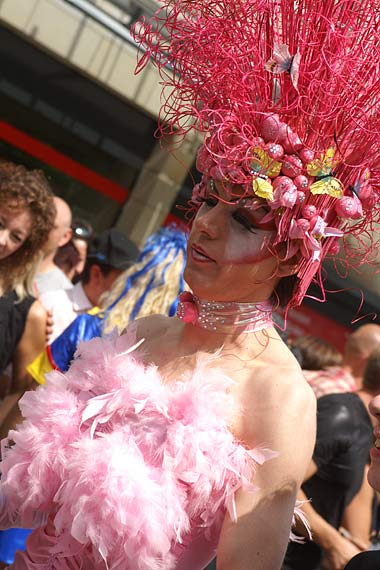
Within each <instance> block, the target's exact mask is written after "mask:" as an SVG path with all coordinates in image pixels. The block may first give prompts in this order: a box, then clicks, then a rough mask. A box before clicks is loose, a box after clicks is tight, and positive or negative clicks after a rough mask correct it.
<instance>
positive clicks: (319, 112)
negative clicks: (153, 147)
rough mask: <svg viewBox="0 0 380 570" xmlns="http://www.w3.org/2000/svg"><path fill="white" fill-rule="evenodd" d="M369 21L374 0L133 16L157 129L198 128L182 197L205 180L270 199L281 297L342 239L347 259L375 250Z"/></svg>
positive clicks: (266, 0) (372, 23) (257, 0)
mask: <svg viewBox="0 0 380 570" xmlns="http://www.w3.org/2000/svg"><path fill="white" fill-rule="evenodd" d="M379 30H380V0H353V1H351V0H350V1H346V0H343V1H341V2H336V0H297V1H296V2H294V0H165V1H163V2H162V7H161V8H160V9H159V10H157V12H156V13H155V15H154V16H153V18H152V19H150V20H149V21H144V20H143V21H140V22H139V23H137V24H136V25H135V27H134V36H135V38H136V40H137V41H138V42H140V45H141V46H142V48H143V49H144V50H145V54H144V56H143V57H142V58H141V59H140V63H139V65H138V67H137V71H139V70H140V69H141V68H142V67H144V66H145V65H146V64H147V62H148V61H149V59H152V60H153V62H154V63H155V65H156V66H157V67H158V69H159V72H160V75H161V77H162V79H163V86H164V89H163V104H162V109H161V118H160V122H159V131H160V133H161V134H162V135H163V136H165V135H168V134H172V133H174V132H175V133H176V134H177V135H183V136H185V135H186V133H187V132H188V131H190V130H192V129H197V130H199V131H201V132H204V133H206V136H205V140H204V143H203V145H202V146H201V148H200V150H199V153H198V157H197V168H198V170H199V171H200V172H201V173H202V174H203V178H202V181H201V182H200V184H199V185H197V186H196V187H195V188H194V193H193V197H192V202H191V205H192V206H193V207H194V208H197V207H199V205H200V199H202V197H203V196H204V194H205V193H206V192H207V181H208V180H210V179H213V180H215V181H219V182H220V183H221V184H223V187H224V188H225V189H226V190H227V191H231V192H232V191H233V186H234V185H236V184H238V185H241V186H242V187H243V189H244V197H254V198H260V199H261V200H264V201H265V202H266V204H267V206H268V210H269V212H268V215H267V216H266V217H268V219H272V220H273V223H274V224H275V227H276V237H275V240H274V246H282V247H280V248H279V249H278V251H284V250H285V253H282V254H281V259H290V258H292V257H293V256H295V255H297V256H298V258H299V264H298V273H297V284H296V287H295V291H294V295H293V297H292V299H291V301H290V303H289V306H296V305H298V304H299V303H300V302H301V301H302V298H303V297H304V295H305V293H306V291H307V288H308V286H309V284H310V282H311V280H312V279H313V277H314V276H315V275H316V274H317V276H318V273H319V278H320V271H321V261H322V259H323V258H324V257H325V255H327V254H331V255H336V253H337V251H338V249H339V247H340V242H342V243H343V244H344V247H345V249H347V248H348V245H347V244H349V249H347V252H346V253H347V254H348V255H346V257H347V264H350V263H352V264H358V263H360V262H368V261H369V260H370V259H371V254H372V253H373V250H374V247H373V246H374V238H373V234H371V231H372V228H373V224H374V223H375V222H376V221H378V219H379V214H380V208H379V197H380V169H379V164H378V163H379V159H378V157H379V151H380V107H379V103H380V32H379ZM363 232H364V233H366V234H367V235H369V236H370V240H369V242H368V240H367V241H366V244H365V247H364V248H363V247H362V246H363V241H364V240H362V238H361V236H362V234H363ZM348 235H351V236H353V237H354V238H355V237H356V238H357V240H358V241H359V242H360V243H359V244H358V245H359V246H360V247H358V248H357V249H355V247H354V246H353V244H352V240H350V241H349V242H347V240H346V237H347V236H348ZM279 255H280V254H279ZM319 281H320V279H319Z"/></svg>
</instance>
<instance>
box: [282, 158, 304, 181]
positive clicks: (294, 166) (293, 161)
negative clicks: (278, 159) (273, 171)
mask: <svg viewBox="0 0 380 570" xmlns="http://www.w3.org/2000/svg"><path fill="white" fill-rule="evenodd" d="M302 167H303V164H302V160H301V159H300V158H299V157H298V156H297V155H296V154H286V155H285V157H284V160H283V163H282V168H281V171H282V173H283V174H284V175H285V176H289V177H290V178H295V177H296V176H298V175H299V174H301V172H302Z"/></svg>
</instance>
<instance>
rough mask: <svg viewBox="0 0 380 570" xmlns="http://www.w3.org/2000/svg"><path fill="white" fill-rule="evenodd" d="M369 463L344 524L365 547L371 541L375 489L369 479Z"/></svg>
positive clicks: (344, 516) (356, 540)
mask: <svg viewBox="0 0 380 570" xmlns="http://www.w3.org/2000/svg"><path fill="white" fill-rule="evenodd" d="M367 472H368V465H367V466H366V467H365V469H364V477H363V482H362V486H361V488H360V490H359V492H358V493H357V494H356V495H355V497H354V498H353V499H352V501H351V503H350V504H349V505H348V506H347V507H346V510H345V512H344V515H343V521H342V525H343V527H344V528H345V529H346V530H347V531H348V532H349V534H350V536H351V537H352V540H353V541H355V542H357V543H358V545H360V546H361V547H362V548H363V549H365V548H368V546H369V543H370V533H371V522H372V505H373V500H374V490H373V489H372V488H371V487H370V485H369V483H368V481H367Z"/></svg>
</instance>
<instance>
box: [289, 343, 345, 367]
mask: <svg viewBox="0 0 380 570" xmlns="http://www.w3.org/2000/svg"><path fill="white" fill-rule="evenodd" d="M290 347H291V349H292V351H293V352H294V351H297V352H296V354H297V359H298V362H299V363H300V366H301V368H302V369H303V370H326V368H329V367H331V366H340V365H341V364H342V360H343V356H342V354H341V353H340V352H339V350H338V349H337V348H335V346H332V344H330V343H328V342H326V341H325V340H323V339H321V338H318V337H316V336H311V335H305V336H300V337H298V338H296V339H295V340H293V341H291V342H290Z"/></svg>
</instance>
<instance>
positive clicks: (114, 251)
mask: <svg viewBox="0 0 380 570" xmlns="http://www.w3.org/2000/svg"><path fill="white" fill-rule="evenodd" d="M139 254H140V251H139V249H138V247H137V245H136V244H135V243H134V242H133V241H131V240H130V239H128V238H127V237H126V236H125V235H124V234H122V233H121V232H119V230H117V229H116V228H111V229H109V230H105V231H104V232H101V233H100V234H98V235H97V236H96V238H95V239H94V240H93V241H92V242H91V245H90V247H89V251H88V254H87V260H88V261H91V262H93V263H100V264H101V265H109V266H110V267H113V268H114V269H127V268H128V267H130V266H131V265H132V264H133V263H135V262H136V261H137V258H138V256H139Z"/></svg>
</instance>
